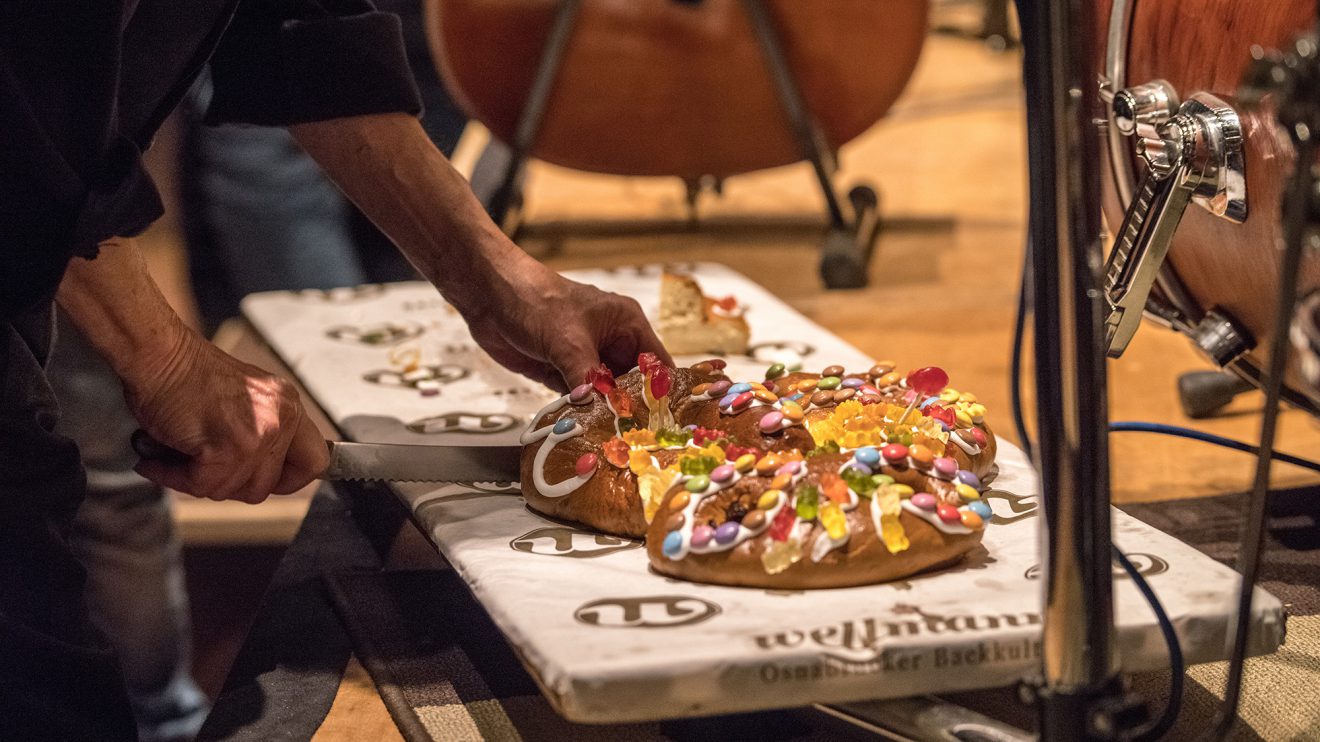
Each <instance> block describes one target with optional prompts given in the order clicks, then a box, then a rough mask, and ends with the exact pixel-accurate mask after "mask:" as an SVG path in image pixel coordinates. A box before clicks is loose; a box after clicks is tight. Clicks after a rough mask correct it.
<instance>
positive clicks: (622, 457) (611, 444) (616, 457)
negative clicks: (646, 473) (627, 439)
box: [600, 436, 630, 469]
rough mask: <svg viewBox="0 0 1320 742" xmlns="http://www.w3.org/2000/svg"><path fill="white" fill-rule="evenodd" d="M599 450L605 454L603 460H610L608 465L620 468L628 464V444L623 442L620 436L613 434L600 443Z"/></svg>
mask: <svg viewBox="0 0 1320 742" xmlns="http://www.w3.org/2000/svg"><path fill="white" fill-rule="evenodd" d="M600 450H601V453H603V454H605V460H606V461H608V462H610V465H612V466H616V467H618V468H620V469H622V468H624V467H625V466H627V465H628V452H629V450H630V449H629V447H628V444H627V443H624V442H623V439H622V438H619V437H617V436H615V437H614V438H611V439H609V440H608V441H605V443H604V444H602V445H601V447H600Z"/></svg>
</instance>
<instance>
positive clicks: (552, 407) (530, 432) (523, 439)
mask: <svg viewBox="0 0 1320 742" xmlns="http://www.w3.org/2000/svg"><path fill="white" fill-rule="evenodd" d="M567 404H568V395H567V394H565V395H564V396H562V397H560V398H559V399H556V400H555V401H553V402H551V403H549V404H547V405H546V406H545V407H542V408H541V411H540V412H537V413H536V414H535V415H532V424H531V425H528V426H527V429H526V430H524V431H523V432H522V435H520V436H518V442H519V443H521V444H522V445H524V446H526V445H527V444H529V443H532V442H533V441H539V440H541V439H542V438H544V437H545V435H536V433H538V432H539V431H538V430H537V428H536V424H537V423H539V422H541V418H543V417H545V416H546V415H549V414H550V413H552V412H558V411H560V410H562V409H564V406H565V405H567ZM550 425H554V423H551V424H550ZM546 427H550V426H549V425H548V426H546Z"/></svg>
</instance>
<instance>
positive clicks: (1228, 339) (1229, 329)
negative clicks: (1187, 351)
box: [1192, 307, 1256, 368]
mask: <svg viewBox="0 0 1320 742" xmlns="http://www.w3.org/2000/svg"><path fill="white" fill-rule="evenodd" d="M1192 342H1194V343H1196V347H1197V348H1198V349H1199V350H1200V351H1201V352H1202V353H1204V354H1205V355H1206V357H1207V358H1209V359H1210V360H1211V361H1212V362H1214V364H1215V365H1216V366H1219V367H1221V368H1223V367H1226V366H1228V365H1229V364H1231V363H1233V362H1234V361H1237V360H1238V359H1240V358H1242V357H1243V356H1245V355H1246V354H1247V352H1248V351H1250V350H1251V349H1252V348H1254V347H1256V341H1255V339H1254V338H1253V337H1252V336H1251V333H1250V332H1249V331H1248V330H1247V329H1246V328H1244V327H1243V326H1242V325H1241V324H1239V323H1238V321H1237V320H1236V319H1234V318H1233V316H1232V315H1231V314H1229V313H1228V312H1226V311H1224V310H1223V309H1221V308H1220V307H1212V308H1211V309H1210V311H1208V312H1206V313H1205V316H1204V317H1202V318H1201V321H1200V322H1198V323H1197V325H1196V327H1195V328H1194V329H1193V330H1192Z"/></svg>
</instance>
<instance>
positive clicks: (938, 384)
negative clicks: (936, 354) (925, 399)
mask: <svg viewBox="0 0 1320 742" xmlns="http://www.w3.org/2000/svg"><path fill="white" fill-rule="evenodd" d="M907 385H908V388H909V389H911V390H912V391H914V392H916V394H914V395H913V396H912V400H911V401H910V402H908V406H907V409H906V410H903V414H902V415H899V417H898V422H900V423H901V422H903V421H904V420H906V419H907V416H908V413H910V412H912V408H913V407H914V406H916V404H917V402H919V401H921V398H922V395H923V394H924V395H927V396H929V395H933V394H939V393H940V390H941V389H943V388H944V387H946V386H948V385H949V375H948V374H946V373H944V369H942V368H940V367H939V366H926V367H925V368H919V369H917V370H915V371H909V372H908V375H907Z"/></svg>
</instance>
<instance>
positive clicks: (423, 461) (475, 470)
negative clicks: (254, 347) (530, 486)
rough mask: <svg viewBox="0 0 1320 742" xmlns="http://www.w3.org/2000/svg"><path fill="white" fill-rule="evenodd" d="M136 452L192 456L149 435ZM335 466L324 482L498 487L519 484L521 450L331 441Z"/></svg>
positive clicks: (140, 437) (138, 438)
mask: <svg viewBox="0 0 1320 742" xmlns="http://www.w3.org/2000/svg"><path fill="white" fill-rule="evenodd" d="M132 444H133V450H134V451H136V452H137V454H138V455H139V456H141V457H142V458H144V459H162V460H166V461H185V460H187V458H188V456H187V455H186V454H184V453H182V452H180V451H176V450H174V449H173V448H170V447H169V446H166V445H165V444H163V443H161V442H159V441H157V440H156V439H154V438H152V437H151V436H150V435H148V434H147V433H146V432H145V431H142V430H139V431H137V432H135V433H133V437H132ZM325 445H326V448H327V449H328V450H329V452H330V465H329V466H327V467H326V470H325V471H324V472H322V474H321V476H320V479H325V480H331V481H378V482H493V483H497V484H505V485H507V484H515V483H517V482H518V479H519V464H520V461H521V457H522V447H521V446H438V445H420V444H409V443H357V442H352V441H326V442H325Z"/></svg>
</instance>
